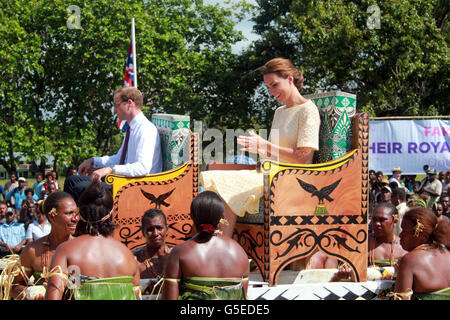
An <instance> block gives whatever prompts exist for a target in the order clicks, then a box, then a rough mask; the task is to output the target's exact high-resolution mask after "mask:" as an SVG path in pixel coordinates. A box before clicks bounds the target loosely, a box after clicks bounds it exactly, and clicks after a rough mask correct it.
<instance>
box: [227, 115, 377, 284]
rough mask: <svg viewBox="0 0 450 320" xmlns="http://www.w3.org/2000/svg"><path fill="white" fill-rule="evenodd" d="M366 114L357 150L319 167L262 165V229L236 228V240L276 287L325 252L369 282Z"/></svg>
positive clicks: (358, 125) (357, 129) (358, 127)
mask: <svg viewBox="0 0 450 320" xmlns="http://www.w3.org/2000/svg"><path fill="white" fill-rule="evenodd" d="M368 123H369V117H368V114H366V113H362V114H358V115H356V116H355V118H354V119H353V130H354V131H353V132H354V141H353V143H354V149H353V150H352V151H350V152H348V153H347V154H346V155H344V156H343V157H341V158H339V159H336V160H333V161H329V162H326V163H321V164H310V165H292V164H285V163H280V162H276V161H264V162H263V163H262V164H261V166H260V170H261V171H262V172H263V173H264V224H263V225H256V224H237V226H236V228H235V233H234V235H233V238H234V239H236V240H237V241H238V242H239V243H240V244H241V245H242V246H243V248H244V249H245V250H246V252H247V254H248V255H249V257H251V258H252V259H253V261H254V262H255V263H256V264H257V266H258V267H259V269H260V271H261V273H262V276H263V279H264V280H265V281H267V282H269V284H270V285H275V284H276V283H277V277H278V275H279V273H280V272H281V271H282V270H283V269H284V268H285V267H286V266H287V265H288V264H290V263H292V262H294V261H296V260H299V259H303V258H306V257H308V256H310V255H311V254H313V253H314V252H316V251H317V250H320V251H323V252H324V253H326V254H327V255H328V256H330V257H335V258H337V259H339V260H340V261H342V262H345V263H346V264H347V265H349V266H350V267H351V268H352V269H353V271H354V275H355V280H356V281H358V282H363V281H366V277H367V240H368V230H367V229H368V228H367V214H368Z"/></svg>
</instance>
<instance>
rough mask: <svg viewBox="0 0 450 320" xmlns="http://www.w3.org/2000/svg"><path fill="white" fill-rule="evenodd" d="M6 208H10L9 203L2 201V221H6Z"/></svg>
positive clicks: (0, 206)
mask: <svg viewBox="0 0 450 320" xmlns="http://www.w3.org/2000/svg"><path fill="white" fill-rule="evenodd" d="M6 209H8V205H7V204H6V203H5V202H0V223H4V222H5V221H6Z"/></svg>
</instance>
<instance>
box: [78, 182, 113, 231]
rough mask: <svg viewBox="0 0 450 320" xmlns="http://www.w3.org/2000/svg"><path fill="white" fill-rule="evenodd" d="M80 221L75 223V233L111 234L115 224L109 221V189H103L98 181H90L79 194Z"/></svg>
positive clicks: (111, 201)
mask: <svg viewBox="0 0 450 320" xmlns="http://www.w3.org/2000/svg"><path fill="white" fill-rule="evenodd" d="M78 207H79V209H80V221H78V225H77V232H76V234H77V235H82V234H90V235H92V236H96V235H99V234H101V235H102V236H104V237H107V236H111V235H112V234H113V232H114V228H115V227H116V225H115V224H114V223H113V222H112V221H111V217H109V216H108V215H109V214H110V212H111V210H112V208H113V197H112V194H111V191H110V190H108V189H105V188H104V187H103V186H102V185H101V184H100V183H98V182H93V183H91V184H90V185H89V186H88V187H87V188H86V189H85V190H84V191H83V193H82V194H81V196H80V198H79V200H78Z"/></svg>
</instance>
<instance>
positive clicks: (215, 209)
mask: <svg viewBox="0 0 450 320" xmlns="http://www.w3.org/2000/svg"><path fill="white" fill-rule="evenodd" d="M224 210H225V206H224V204H223V202H222V199H220V197H219V196H218V195H217V194H216V193H215V192H212V191H203V192H201V193H199V195H198V196H197V197H195V199H194V200H193V201H192V203H191V217H192V220H193V221H194V224H195V226H196V228H197V230H199V231H200V232H201V229H199V226H200V225H211V226H212V227H213V228H214V229H217V228H218V225H219V222H220V219H222V218H223V212H224Z"/></svg>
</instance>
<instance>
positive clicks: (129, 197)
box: [105, 133, 199, 250]
mask: <svg viewBox="0 0 450 320" xmlns="http://www.w3.org/2000/svg"><path fill="white" fill-rule="evenodd" d="M198 170H199V168H198V134H195V133H193V134H191V158H190V161H189V162H187V163H185V164H183V165H181V166H179V167H178V168H175V169H173V170H169V171H165V172H162V173H158V174H152V175H147V176H142V177H125V176H119V175H114V174H112V175H108V176H107V178H106V179H105V181H106V182H107V183H108V184H112V185H113V197H114V207H113V221H114V222H115V223H116V224H117V225H118V227H117V228H116V230H115V232H114V238H116V239H118V240H119V241H121V242H122V243H124V244H125V245H126V246H127V247H128V248H130V249H131V250H134V249H136V248H139V247H141V246H143V245H145V238H144V236H143V234H142V230H141V217H142V215H143V214H144V212H145V211H147V210H149V209H153V208H157V209H161V210H162V211H163V212H164V213H165V215H166V218H167V224H168V228H169V232H168V236H167V238H166V242H167V244H168V245H169V246H174V245H176V244H178V243H180V242H183V241H185V240H186V239H188V238H189V237H191V236H192V235H193V233H194V230H193V223H192V219H191V217H190V205H191V202H192V200H193V199H194V197H196V196H197V194H198Z"/></svg>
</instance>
